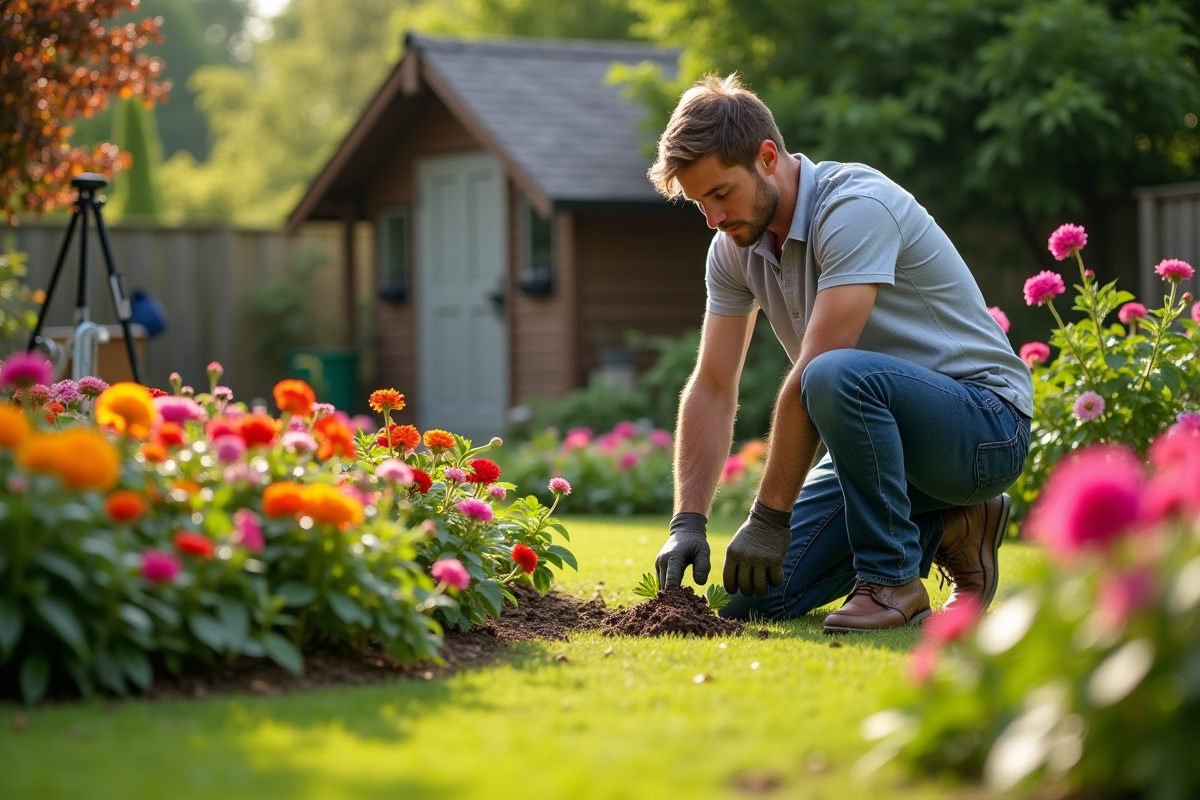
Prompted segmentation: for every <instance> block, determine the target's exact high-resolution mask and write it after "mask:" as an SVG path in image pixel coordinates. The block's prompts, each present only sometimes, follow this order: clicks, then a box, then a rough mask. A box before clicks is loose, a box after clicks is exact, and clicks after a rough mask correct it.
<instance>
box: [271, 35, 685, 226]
mask: <svg viewBox="0 0 1200 800" xmlns="http://www.w3.org/2000/svg"><path fill="white" fill-rule="evenodd" d="M678 56H679V51H678V50H675V49H667V48H662V47H656V46H653V45H649V44H645V43H634V42H599V41H582V40H553V39H505V40H461V39H443V38H435V37H430V36H419V35H415V34H409V35H408V36H407V37H406V38H405V56H404V59H403V60H402V61H401V62H400V64H398V65H397V66H396V68H395V70H394V71H393V73H392V75H391V76H390V77H389V78H388V80H387V81H386V82H385V83H384V85H383V87H382V88H381V89H380V91H379V93H378V94H377V95H376V97H375V99H374V100H373V101H372V102H371V103H370V104H369V105H368V107H367V109H366V110H365V111H364V113H363V115H362V117H360V118H359V120H358V122H357V123H356V124H355V126H354V128H353V129H352V130H351V131H350V133H349V134H348V135H347V137H346V138H345V139H344V140H343V142H342V144H341V146H340V147H339V148H338V151H337V152H336V153H335V154H334V156H333V158H331V159H330V161H329V163H328V164H327V165H326V166H325V168H324V169H323V170H322V172H321V174H320V175H319V176H318V177H317V178H316V180H314V181H313V183H312V184H311V185H310V186H309V188H308V191H307V193H306V194H305V196H304V198H303V199H302V200H301V202H300V204H299V205H298V206H297V207H296V209H295V210H294V211H293V212H292V215H291V217H290V218H289V227H295V226H296V225H298V224H299V223H301V222H303V221H304V220H306V219H330V218H333V217H334V215H333V214H331V213H330V210H329V209H330V208H331V204H330V202H329V201H330V200H331V199H332V196H333V195H342V196H344V195H346V194H347V193H349V192H350V191H351V190H352V188H353V184H355V183H358V182H359V181H363V180H368V179H369V178H370V176H371V175H373V174H374V172H373V170H372V169H369V168H364V167H365V164H366V163H367V162H368V161H370V159H369V158H367V157H366V154H365V153H364V152H362V151H364V150H370V149H373V147H374V145H375V144H377V143H378V142H379V141H380V140H381V139H382V138H390V137H391V136H394V127H392V126H393V125H394V124H396V123H397V122H400V121H401V120H402V119H403V118H404V117H409V116H411V114H412V113H414V112H415V110H416V109H418V108H419V106H417V105H415V104H414V103H413V102H412V97H411V95H412V94H413V92H414V91H415V87H414V83H415V82H416V79H417V76H418V75H419V79H420V80H421V81H422V82H423V83H425V84H427V85H428V86H429V87H430V88H431V89H432V90H433V92H434V94H436V95H437V96H438V97H439V99H441V100H442V101H443V102H444V103H445V104H446V105H447V106H448V107H449V108H450V109H451V110H452V111H454V112H455V113H456V114H457V115H458V116H460V117H469V118H466V119H460V121H461V122H463V123H464V125H466V126H467V128H468V129H469V130H474V131H477V132H478V133H480V134H481V137H480V138H482V139H483V140H484V141H483V144H484V146H485V147H488V148H489V149H493V150H495V151H496V153H495V154H496V155H497V156H499V157H500V158H501V160H502V161H503V162H504V163H505V164H506V166H507V167H508V168H509V169H510V171H512V172H514V173H515V174H514V178H515V179H516V180H517V183H518V184H519V185H521V186H522V187H523V188H525V189H526V190H528V191H529V192H530V193H532V194H534V195H535V199H536V200H538V201H541V202H540V203H539V205H544V204H547V203H551V204H556V205H565V204H573V203H642V202H662V198H661V197H660V196H659V195H658V194H657V193H656V192H655V191H654V188H653V187H652V186H651V185H650V183H649V181H648V180H647V178H646V170H647V168H648V167H649V166H650V161H651V159H650V158H649V157H648V155H646V154H645V153H644V152H643V139H642V130H641V123H642V121H643V120H644V119H645V118H646V110H645V109H644V108H642V107H641V106H640V105H638V104H637V103H636V101H634V100H632V99H629V98H627V97H626V96H625V94H624V90H623V87H621V86H618V85H612V84H610V83H609V82H608V80H607V76H608V72H609V69H610V68H611V67H612V65H613V64H614V63H616V62H622V63H628V64H638V63H641V62H644V61H649V62H651V63H653V64H655V65H657V66H659V67H661V68H662V69H663V71H664V73H665V74H667V75H669V76H670V75H673V74H674V73H675V70H676V62H677V59H678ZM418 64H419V66H418ZM389 128H390V132H389V130H388V129H389ZM360 162H363V163H360Z"/></svg>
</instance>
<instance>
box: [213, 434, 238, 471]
mask: <svg viewBox="0 0 1200 800" xmlns="http://www.w3.org/2000/svg"><path fill="white" fill-rule="evenodd" d="M213 451H214V452H215V453H216V454H217V460H218V461H220V462H221V463H223V464H232V463H233V462H235V461H237V460H239V459H240V458H241V457H242V456H244V455H245V454H246V440H245V439H243V438H242V437H240V436H235V435H233V434H227V435H225V436H218V437H217V438H216V439H214V440H213Z"/></svg>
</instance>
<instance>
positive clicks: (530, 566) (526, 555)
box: [512, 544, 538, 572]
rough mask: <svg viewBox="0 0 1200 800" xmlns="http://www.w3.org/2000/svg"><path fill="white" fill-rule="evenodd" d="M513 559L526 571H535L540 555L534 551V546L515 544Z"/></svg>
mask: <svg viewBox="0 0 1200 800" xmlns="http://www.w3.org/2000/svg"><path fill="white" fill-rule="evenodd" d="M512 560H513V561H514V562H515V563H516V564H517V566H519V567H520V568H521V569H523V570H525V571H526V572H533V571H534V570H535V569H537V562H538V555H537V553H535V552H533V548H532V547H526V546H525V545H523V544H514V545H513V549H512Z"/></svg>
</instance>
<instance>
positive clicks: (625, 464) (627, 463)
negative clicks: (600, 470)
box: [617, 450, 640, 471]
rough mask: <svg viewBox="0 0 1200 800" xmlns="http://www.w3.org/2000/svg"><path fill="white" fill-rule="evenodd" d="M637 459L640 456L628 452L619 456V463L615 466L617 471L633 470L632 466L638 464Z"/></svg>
mask: <svg viewBox="0 0 1200 800" xmlns="http://www.w3.org/2000/svg"><path fill="white" fill-rule="evenodd" d="M639 458H640V456H639V455H638V454H637V453H635V452H634V451H632V450H630V451H629V452H627V453H625V455H623V456H621V461H620V463H618V464H617V469H620V470H622V471H625V470H628V469H633V466H634V464H636V463H638V459H639Z"/></svg>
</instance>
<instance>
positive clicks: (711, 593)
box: [704, 583, 733, 611]
mask: <svg viewBox="0 0 1200 800" xmlns="http://www.w3.org/2000/svg"><path fill="white" fill-rule="evenodd" d="M732 599H733V598H732V597H730V596H729V592H727V591H725V587H724V586H722V585H721V584H719V583H714V584H712V585H711V586H709V587H708V591H706V592H705V593H704V600H705V601H706V602H707V603H708V607H709V608H710V609H712V610H713V611H720V610H721V609H722V608H724V607H725V606H727V605H729V602H730V601H731V600H732Z"/></svg>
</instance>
